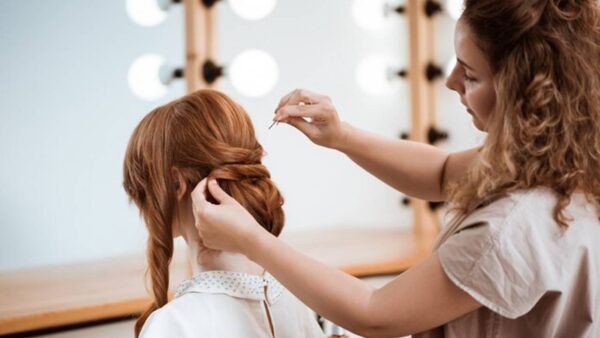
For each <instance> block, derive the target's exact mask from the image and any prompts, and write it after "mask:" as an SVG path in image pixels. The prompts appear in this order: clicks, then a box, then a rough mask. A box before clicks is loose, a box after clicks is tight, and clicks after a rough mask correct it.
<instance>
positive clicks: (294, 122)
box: [286, 117, 318, 140]
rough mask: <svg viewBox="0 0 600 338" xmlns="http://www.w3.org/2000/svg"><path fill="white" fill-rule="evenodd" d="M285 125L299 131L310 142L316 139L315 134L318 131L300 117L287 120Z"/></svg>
mask: <svg viewBox="0 0 600 338" xmlns="http://www.w3.org/2000/svg"><path fill="white" fill-rule="evenodd" d="M286 123H287V124H289V125H291V126H293V127H294V128H296V129H298V130H300V131H301V132H302V133H303V134H304V135H306V136H307V137H308V138H309V139H311V140H312V139H314V138H315V137H316V133H317V132H318V129H317V128H316V127H315V126H313V125H312V124H311V123H310V122H308V121H306V120H305V119H303V118H302V117H290V118H288V119H287V121H286Z"/></svg>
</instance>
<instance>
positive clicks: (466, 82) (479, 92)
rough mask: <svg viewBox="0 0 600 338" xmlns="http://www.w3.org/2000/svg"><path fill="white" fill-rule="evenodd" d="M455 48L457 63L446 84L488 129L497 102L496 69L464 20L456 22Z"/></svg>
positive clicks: (481, 126) (479, 124) (476, 121)
mask: <svg viewBox="0 0 600 338" xmlns="http://www.w3.org/2000/svg"><path fill="white" fill-rule="evenodd" d="M454 48H455V50H456V57H457V62H456V66H455V67H454V69H453V70H452V73H451V74H450V76H448V79H447V81H446V86H447V87H448V88H450V89H451V90H454V91H455V92H457V93H458V95H460V101H461V102H462V104H463V105H464V106H465V107H466V108H467V112H468V113H469V114H470V115H471V116H473V123H474V124H475V127H477V129H479V130H481V131H486V130H487V126H488V123H489V120H490V117H491V116H492V115H493V113H494V107H495V105H496V92H495V90H494V82H493V75H492V70H491V67H490V64H489V62H488V61H487V59H486V57H485V55H484V54H483V52H482V51H481V50H480V49H479V47H477V45H476V44H475V40H474V37H473V33H472V32H471V29H470V28H469V27H468V26H467V25H466V24H465V23H464V21H463V20H462V19H461V20H459V21H458V23H457V25H456V31H455V35H454Z"/></svg>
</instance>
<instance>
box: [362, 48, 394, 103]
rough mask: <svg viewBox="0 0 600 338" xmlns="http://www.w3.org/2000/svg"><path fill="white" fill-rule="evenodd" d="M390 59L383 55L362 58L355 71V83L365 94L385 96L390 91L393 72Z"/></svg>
mask: <svg viewBox="0 0 600 338" xmlns="http://www.w3.org/2000/svg"><path fill="white" fill-rule="evenodd" d="M390 62H391V59H390V58H389V57H387V56H383V55H370V56H368V57H366V58H364V59H363V60H362V61H361V62H360V63H359V64H358V67H357V69H356V82H357V83H358V86H359V87H360V88H361V89H362V90H364V91H365V92H367V93H369V94H373V95H385V94H388V93H390V92H391V91H392V89H393V88H392V85H391V82H390V80H391V79H392V78H393V73H394V72H393V70H392V68H391V66H390Z"/></svg>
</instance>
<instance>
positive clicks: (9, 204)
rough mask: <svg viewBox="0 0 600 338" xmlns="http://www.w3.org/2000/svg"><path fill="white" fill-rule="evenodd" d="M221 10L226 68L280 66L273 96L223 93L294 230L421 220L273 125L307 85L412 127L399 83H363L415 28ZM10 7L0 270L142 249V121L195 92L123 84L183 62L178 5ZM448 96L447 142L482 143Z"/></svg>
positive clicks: (363, 118) (0, 116) (1, 138)
mask: <svg viewBox="0 0 600 338" xmlns="http://www.w3.org/2000/svg"><path fill="white" fill-rule="evenodd" d="M219 6H220V11H219V20H218V32H219V39H218V50H219V56H220V61H222V62H224V63H227V62H228V60H231V59H232V58H233V57H234V56H235V55H236V54H237V53H239V52H240V51H242V50H244V49H247V48H261V49H264V50H265V51H267V52H269V53H271V54H272V55H273V56H274V57H275V59H276V60H277V62H278V63H279V67H280V80H279V83H278V85H277V86H276V88H275V89H274V90H273V92H272V93H270V94H268V95H267V96H264V97H261V98H258V99H249V98H244V97H242V96H240V95H239V94H237V93H236V92H235V91H234V89H233V88H232V87H231V86H230V84H229V83H228V82H227V80H223V81H221V83H220V88H221V89H222V90H223V91H225V92H226V93H228V94H229V95H231V96H232V97H233V98H234V99H236V100H237V101H238V102H240V103H241V104H242V105H243V106H244V107H246V109H247V111H248V113H249V114H250V115H251V117H252V119H253V120H254V123H255V127H256V129H257V134H258V137H259V140H260V142H261V143H262V144H263V146H264V147H265V149H266V151H267V153H268V156H267V157H266V158H265V163H266V165H267V166H268V167H269V169H270V170H271V172H272V174H273V177H274V180H275V181H276V182H277V183H278V185H279V187H280V188H281V190H282V192H283V194H284V197H285V198H286V204H285V210H286V213H287V219H288V222H287V225H286V226H287V231H301V230H304V229H321V228H326V227H338V226H349V227H408V226H410V223H411V221H410V212H409V210H408V209H405V208H403V207H402V206H401V205H400V203H399V199H400V196H401V195H400V194H399V193H397V192H395V191H393V190H392V189H390V188H388V187H386V186H384V185H383V184H381V183H379V182H378V181H377V180H375V179H374V178H372V177H371V176H370V175H369V174H367V173H365V172H363V171H361V170H360V169H359V168H358V167H357V166H355V165H354V164H353V163H352V162H351V161H350V160H349V159H347V158H346V157H345V156H343V155H341V154H339V153H336V152H333V151H330V150H326V149H322V148H317V147H315V146H314V145H312V144H311V143H310V142H309V141H308V140H307V139H305V138H304V136H302V135H301V134H300V133H299V132H298V131H296V130H294V129H292V128H291V127H288V126H285V125H280V126H278V127H274V128H273V129H271V130H270V131H268V130H267V127H268V126H269V124H270V122H271V118H272V114H273V109H274V108H275V105H276V103H277V102H278V101H279V98H280V97H281V96H282V95H283V94H285V93H287V92H288V91H290V90H292V89H294V88H296V87H303V88H307V89H311V90H314V91H318V92H322V93H325V94H327V95H329V96H331V97H332V98H333V100H334V103H335V104H336V106H337V108H338V111H339V113H340V116H341V117H342V119H344V120H347V121H349V122H350V123H352V124H355V125H357V126H360V127H362V128H364V129H368V130H371V131H375V132H378V133H381V134H384V135H387V136H390V137H395V136H396V135H398V133H399V132H400V131H403V130H406V128H407V126H408V122H409V121H408V116H409V102H408V87H407V86H406V84H405V83H401V82H398V83H396V84H395V88H396V91H395V93H394V94H391V95H384V96H371V95H367V94H365V93H363V92H362V91H361V90H360V89H359V88H358V86H357V85H356V82H355V81H354V72H355V68H356V65H357V64H358V62H359V60H360V59H361V58H362V57H363V56H365V55H367V54H369V53H373V52H382V53H387V54H388V55H390V56H392V57H393V58H394V59H395V60H397V62H398V65H404V64H405V63H406V62H407V51H406V48H407V47H406V46H407V33H406V23H405V22H404V20H403V19H401V18H394V19H392V20H393V21H392V22H391V23H390V25H389V28H388V29H387V30H385V31H383V32H378V33H373V32H368V31H365V30H362V29H361V28H359V27H358V26H357V25H356V24H355V23H354V21H353V19H352V17H351V15H350V7H351V1H347V0H346V1H344V0H335V1H333V0H330V1H319V0H304V1H283V0H280V1H279V3H278V5H277V8H276V9H275V11H274V12H273V13H272V15H271V16H269V17H268V18H267V19H265V20H262V21H255V22H248V21H244V20H243V19H240V18H238V17H237V16H235V15H234V14H233V13H232V12H231V11H230V9H229V8H228V6H227V5H224V4H220V5H219ZM0 13H2V14H1V19H0V48H1V52H0V72H1V74H2V79H4V81H2V82H1V83H0V121H1V122H0V270H10V269H16V268H23V267H33V266H39V265H48V264H62V263H68V262H75V261H85V260H93V259H97V258H100V257H108V256H116V255H121V254H125V253H130V252H138V251H142V250H144V245H145V238H146V237H145V236H146V232H145V229H144V227H143V224H142V223H141V221H140V220H139V218H138V214H137V210H136V209H135V208H134V207H133V206H128V204H127V201H126V196H125V193H124V192H123V189H122V187H121V164H122V158H123V155H124V150H125V146H126V142H127V140H128V138H129V135H130V133H131V131H132V130H133V128H134V126H135V125H136V124H137V122H138V121H139V120H140V119H141V118H142V117H143V116H144V115H145V114H146V113H147V112H148V111H149V110H150V109H152V108H153V107H154V106H156V105H158V104H160V103H162V102H165V101H168V100H171V99H173V98H175V97H177V96H179V95H182V94H183V93H184V86H183V83H182V82H180V83H176V84H174V85H173V86H172V87H171V88H170V91H169V94H168V95H167V97H164V98H162V99H160V100H157V101H153V102H147V101H142V100H139V99H137V98H136V97H134V96H133V95H132V94H131V92H130V90H129V89H128V87H127V78H126V76H127V70H128V68H129V66H130V64H131V62H132V61H133V60H134V59H135V58H136V57H137V56H139V55H141V54H144V53H158V54H161V55H163V56H165V57H166V58H167V59H168V60H170V61H171V62H172V63H180V62H182V60H183V37H182V27H183V22H182V11H181V8H179V7H178V6H175V7H174V8H173V9H172V10H171V11H170V14H169V17H168V19H167V20H166V22H164V23H162V24H161V25H159V26H156V27H152V28H143V27H139V26H137V25H135V24H134V23H133V22H132V21H131V20H130V19H129V18H128V17H127V15H126V13H125V4H124V1H101V0H88V1H76V0H61V1H58V0H53V1H48V0H37V1H36V0H4V1H0ZM441 24H442V25H441V27H440V33H441V34H440V35H441V36H440V47H441V50H440V57H441V58H448V57H450V54H451V46H452V43H451V38H452V36H451V28H452V25H453V23H452V22H451V21H450V20H445V19H444V20H442V21H441ZM444 63H445V60H444ZM440 88H442V85H441V84H440ZM440 90H441V92H440V98H441V102H440V104H439V106H440V107H443V108H444V111H443V112H440V124H441V125H442V126H443V127H446V128H448V129H450V130H451V133H452V134H451V137H452V139H451V141H450V142H449V143H448V144H447V145H446V147H447V148H449V149H456V148H460V147H465V146H468V145H472V144H474V142H475V140H476V138H477V137H479V136H478V134H477V133H475V132H474V131H473V128H472V127H471V126H470V122H469V118H468V116H466V114H464V112H463V109H462V108H461V107H460V103H459V101H458V100H457V98H456V96H455V95H453V94H452V93H450V92H448V91H442V89H440ZM390 156H393V154H390ZM407 160H410V159H407Z"/></svg>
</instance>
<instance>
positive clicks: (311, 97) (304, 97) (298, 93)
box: [275, 89, 327, 112]
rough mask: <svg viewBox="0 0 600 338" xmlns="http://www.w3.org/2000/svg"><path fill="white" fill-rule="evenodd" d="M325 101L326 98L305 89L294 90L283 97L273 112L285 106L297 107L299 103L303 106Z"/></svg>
mask: <svg viewBox="0 0 600 338" xmlns="http://www.w3.org/2000/svg"><path fill="white" fill-rule="evenodd" d="M326 99H327V96H325V95H320V94H317V93H313V92H311V91H308V90H306V89H294V90H293V91H292V92H290V93H289V94H287V95H285V96H284V97H283V98H282V99H281V100H280V101H279V104H278V105H277V108H276V109H275V112H277V110H279V109H280V108H281V107H284V106H286V105H290V104H291V105H297V104H300V102H302V103H304V104H316V103H319V102H322V101H324V100H326Z"/></svg>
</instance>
